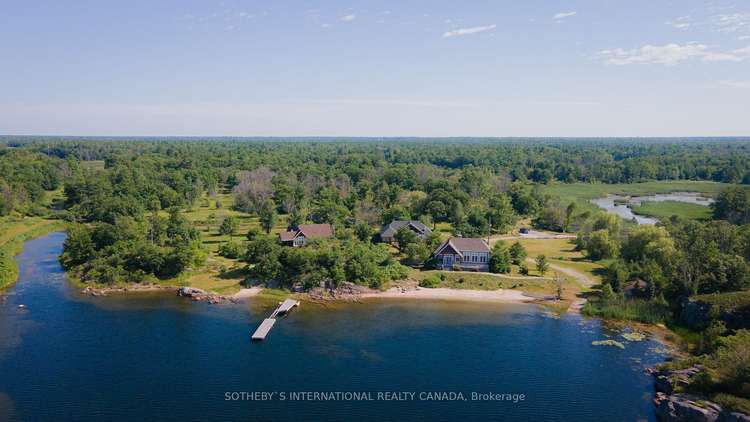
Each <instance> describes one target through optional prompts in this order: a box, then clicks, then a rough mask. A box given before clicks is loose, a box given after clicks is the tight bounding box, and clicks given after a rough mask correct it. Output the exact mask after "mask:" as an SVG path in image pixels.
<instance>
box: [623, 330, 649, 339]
mask: <svg viewBox="0 0 750 422" xmlns="http://www.w3.org/2000/svg"><path fill="white" fill-rule="evenodd" d="M622 337H623V338H624V339H625V340H627V341H643V340H646V335H645V334H643V333H639V332H638V331H633V332H631V333H623V334H622Z"/></svg>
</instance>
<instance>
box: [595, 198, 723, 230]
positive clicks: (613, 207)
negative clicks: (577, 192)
mask: <svg viewBox="0 0 750 422" xmlns="http://www.w3.org/2000/svg"><path fill="white" fill-rule="evenodd" d="M664 201H676V202H685V203H688V204H697V205H705V206H709V205H711V203H713V202H714V200H713V199H711V198H707V197H705V196H702V195H701V194H700V193H696V192H673V193H665V194H657V195H648V196H621V195H607V196H606V197H605V198H597V199H592V200H591V202H592V203H593V204H595V205H596V206H598V207H599V208H601V209H604V210H606V211H607V212H608V213H611V214H615V215H619V216H620V217H622V218H624V219H626V220H629V221H630V220H635V222H636V223H638V224H645V225H654V224H656V223H658V222H659V220H658V219H656V218H653V217H646V216H643V215H638V214H636V213H634V212H633V210H632V209H631V208H630V207H631V206H633V205H640V204H641V203H643V202H664Z"/></svg>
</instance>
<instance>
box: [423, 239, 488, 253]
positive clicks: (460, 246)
mask: <svg viewBox="0 0 750 422" xmlns="http://www.w3.org/2000/svg"><path fill="white" fill-rule="evenodd" d="M446 247H450V248H452V249H453V250H454V251H456V252H458V253H459V254H460V255H463V254H464V253H466V252H489V251H490V247H489V246H487V242H485V241H484V239H480V238H477V237H452V238H450V239H448V240H447V241H446V242H444V243H443V244H442V245H440V247H438V248H437V250H436V251H435V255H437V254H439V253H440V252H441V251H442V250H443V249H445V248H446Z"/></svg>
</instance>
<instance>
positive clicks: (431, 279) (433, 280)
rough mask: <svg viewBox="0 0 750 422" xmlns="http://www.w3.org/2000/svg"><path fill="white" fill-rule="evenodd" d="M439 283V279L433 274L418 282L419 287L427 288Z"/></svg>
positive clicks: (432, 287)
mask: <svg viewBox="0 0 750 422" xmlns="http://www.w3.org/2000/svg"><path fill="white" fill-rule="evenodd" d="M439 285H440V279H439V278H438V277H435V276H433V275H431V276H428V277H425V278H423V279H422V281H420V282H419V287H426V288H428V289H434V288H435V287H437V286H439Z"/></svg>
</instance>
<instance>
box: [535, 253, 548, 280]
mask: <svg viewBox="0 0 750 422" xmlns="http://www.w3.org/2000/svg"><path fill="white" fill-rule="evenodd" d="M536 270H537V271H538V272H539V275H541V276H542V277H544V274H545V273H546V272H547V270H549V263H548V262H547V257H546V256H544V255H539V256H537V257H536Z"/></svg>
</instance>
